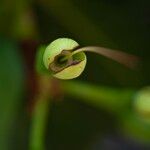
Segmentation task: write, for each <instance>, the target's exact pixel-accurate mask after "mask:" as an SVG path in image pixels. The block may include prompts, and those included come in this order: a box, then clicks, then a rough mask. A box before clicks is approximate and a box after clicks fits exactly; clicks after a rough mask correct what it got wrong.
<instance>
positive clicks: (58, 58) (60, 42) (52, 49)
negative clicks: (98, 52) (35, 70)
mask: <svg viewBox="0 0 150 150" xmlns="http://www.w3.org/2000/svg"><path fill="white" fill-rule="evenodd" d="M77 47H79V44H78V43H77V42H76V41H74V40H72V39H69V38H59V39H56V40H55V41H53V42H52V43H50V44H49V45H48V46H47V48H46V49H45V52H44V55H43V62H44V65H45V67H46V68H47V69H48V70H49V71H51V72H52V74H53V76H55V77H56V78H59V79H73V78H76V77H78V76H79V75H80V74H81V73H82V72H83V70H84V68H85V65H86V55H85V53H84V52H79V53H76V54H74V55H72V52H73V51H75V49H76V48H77Z"/></svg>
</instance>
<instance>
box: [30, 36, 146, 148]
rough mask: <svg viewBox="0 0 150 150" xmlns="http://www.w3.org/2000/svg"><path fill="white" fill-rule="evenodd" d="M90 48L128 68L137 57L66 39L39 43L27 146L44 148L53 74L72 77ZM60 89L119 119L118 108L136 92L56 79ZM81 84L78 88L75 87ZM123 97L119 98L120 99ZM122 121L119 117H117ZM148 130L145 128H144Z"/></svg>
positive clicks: (125, 109) (127, 101)
mask: <svg viewBox="0 0 150 150" xmlns="http://www.w3.org/2000/svg"><path fill="white" fill-rule="evenodd" d="M86 51H90V52H95V53H98V54H100V55H103V56H106V57H108V58H111V59H113V60H115V61H117V62H119V63H121V64H124V65H126V66H128V67H130V68H134V67H135V64H137V62H138V60H139V59H138V57H136V56H133V55H129V54H126V53H123V52H120V51H116V50H111V49H108V48H102V47H96V46H88V47H83V48H79V44H78V43H77V42H76V41H74V40H72V39H68V38H59V39H57V40H55V41H53V42H52V43H50V44H49V45H48V46H47V47H46V46H41V47H40V48H39V50H38V52H37V56H36V70H37V72H38V76H39V81H40V82H39V91H40V94H39V95H38V96H37V97H36V99H37V100H36V104H35V109H34V111H33V119H32V128H31V136H30V137H31V139H30V148H31V150H44V149H45V146H44V133H45V127H46V120H47V113H48V110H49V104H50V101H51V100H52V99H53V95H52V93H51V92H50V91H51V86H53V80H55V79H53V76H54V77H55V78H59V79H73V78H76V77H78V76H79V75H80V74H81V73H82V72H83V70H84V68H85V66H86V59H87V58H86V55H85V53H84V52H86ZM59 84H60V86H62V87H63V91H64V92H65V93H67V94H69V95H71V96H76V97H79V98H81V99H83V101H84V102H85V103H89V104H91V105H93V106H96V107H103V108H104V109H106V110H108V111H111V112H113V113H114V114H116V115H117V116H118V118H123V117H124V116H122V115H121V114H120V111H123V110H124V111H127V112H128V107H129V105H131V104H132V103H131V100H132V99H133V98H134V96H135V94H136V90H135V89H122V90H121V89H117V88H116V89H115V88H108V87H104V86H98V87H96V86H92V85H88V84H84V83H82V82H72V81H61V82H60V81H59ZM78 87H80V88H78ZM120 99H122V101H120ZM120 120H121V119H120ZM146 132H147V130H146Z"/></svg>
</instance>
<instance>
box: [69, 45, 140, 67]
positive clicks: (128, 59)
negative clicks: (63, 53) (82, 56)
mask: <svg viewBox="0 0 150 150" xmlns="http://www.w3.org/2000/svg"><path fill="white" fill-rule="evenodd" d="M83 51H85V52H93V53H97V54H99V55H102V56H105V57H107V58H110V59H112V60H115V61H116V62H119V63H120V64H123V65H125V66H127V67H129V68H132V69H133V68H135V67H136V65H137V64H138V62H139V58H138V57H137V56H134V55H132V54H127V53H125V52H122V51H119V50H112V49H109V48H104V47H97V46H87V47H83V48H79V49H77V50H75V51H73V53H72V54H71V55H75V54H77V53H79V52H83Z"/></svg>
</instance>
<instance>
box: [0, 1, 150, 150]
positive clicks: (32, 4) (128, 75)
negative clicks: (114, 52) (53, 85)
mask: <svg viewBox="0 0 150 150" xmlns="http://www.w3.org/2000/svg"><path fill="white" fill-rule="evenodd" d="M149 6H150V1H149V0H127V1H119V0H92V1H88V0H82V1H81V0H50V1H48V0H37V1H35V0H32V1H29V0H20V1H17V0H14V1H9V0H1V4H0V68H1V70H0V149H1V150H12V149H15V150H16V149H27V148H26V147H27V143H29V141H28V140H29V139H28V137H29V135H28V134H29V133H28V132H29V129H28V128H30V125H29V124H28V122H29V121H30V115H28V114H27V108H28V107H31V108H32V106H30V105H32V103H33V102H32V98H33V97H34V94H35V93H34V90H35V89H36V90H37V87H36V85H34V84H35V83H34V80H35V75H34V71H33V70H32V68H33V66H34V64H30V62H33V61H34V56H35V49H33V50H32V47H34V44H35V43H39V45H40V44H48V43H49V42H50V41H52V40H54V39H56V38H58V37H70V38H73V39H75V40H76V41H78V42H79V43H81V45H100V46H105V47H109V48H114V49H119V50H122V51H125V52H129V53H133V54H136V55H138V56H140V57H141V64H140V66H139V68H138V70H137V71H133V70H129V69H127V68H125V67H123V66H121V65H120V64H117V63H115V62H113V61H111V60H108V59H107V58H104V57H101V56H96V55H95V54H91V55H88V64H87V67H86V69H85V71H84V73H83V74H82V76H80V77H79V78H78V80H82V81H86V82H88V83H86V84H83V83H82V82H80V81H78V82H76V80H75V81H74V82H73V83H72V82H69V83H66V84H64V83H63V84H64V87H63V88H64V91H63V92H64V93H63V94H64V99H65V100H64V101H62V100H61V101H59V100H57V98H55V99H56V100H55V99H54V100H55V102H53V105H52V110H51V112H50V118H49V119H48V121H49V124H48V129H47V135H46V136H47V138H46V142H47V144H46V145H47V149H53V150H59V149H62V150H63V149H65V150H67V149H71V150H76V149H79V150H80V149H82V150H83V149H85V150H88V149H90V150H95V148H96V149H102V150H103V149H107V150H112V149H113V148H114V149H117V150H119V148H118V147H120V143H121V144H122V146H121V148H120V149H123V145H124V144H123V143H125V144H126V148H125V149H129V150H130V149H132V150H133V149H135V150H138V149H139V150H143V149H144V150H145V149H149V147H150V146H149V144H148V142H149V139H150V133H149V131H150V130H149V124H147V123H146V122H144V121H143V120H141V119H140V118H138V116H137V114H135V112H134V109H133V104H134V103H133V100H134V98H135V97H134V94H133V93H132V92H133V91H135V90H137V89H140V88H141V87H144V86H148V85H150V69H149V66H150V51H149V49H150V41H149V39H150V18H149V16H150V11H149ZM39 45H38V46H39ZM28 46H29V47H28ZM25 54H26V55H25ZM31 54H33V55H34V56H33V55H31ZM30 59H32V60H30ZM23 61H24V62H23ZM25 68H26V69H25ZM25 82H27V83H26V84H24V83H25ZM90 83H92V84H96V85H97V86H93V85H91V84H90ZM28 84H29V85H28ZM70 87H72V89H69V90H68V88H70ZM104 87H107V88H106V89H107V92H106V93H105V90H104V91H103V92H102V89H103V88H104ZM81 88H82V89H84V90H85V91H83V92H82V94H81V93H78V92H80V91H82V90H80V89H81ZM78 89H79V90H78ZM87 89H88V90H89V91H88V90H87ZM104 89H105V88H104ZM111 89H112V91H113V93H115V92H114V91H115V90H116V89H119V94H120V95H121V91H124V89H126V91H130V92H131V93H130V92H129V93H130V94H131V95H130V94H129V96H131V99H128V95H127V94H126V92H125V93H124V95H125V96H124V97H122V98H121V96H120V95H119V94H118V95H117V97H115V98H112V102H109V101H108V99H109V98H111V96H110V95H111V94H110V93H111V92H108V91H109V90H110V91H111ZM92 90H94V92H93V93H92V92H90V91H92ZM87 91H88V94H87V95H88V99H87V98H86V96H87V95H86V92H87ZM99 91H101V93H100V94H99ZM75 92H76V95H73V93H75ZM127 93H128V92H127ZM107 94H108V95H107ZM91 95H92V96H91ZM93 95H94V96H93ZM97 95H98V96H97ZM115 95H116V94H115ZM90 96H91V97H90ZM99 96H100V97H101V98H99ZM93 97H94V100H93ZM125 97H126V98H125ZM105 98H106V99H105ZM107 98H108V99H107ZM27 99H29V100H28V101H27ZM58 99H59V98H58ZM99 99H100V100H99ZM30 101H31V102H30ZM119 101H120V102H119ZM28 102H29V104H28ZM28 105H29V106H28ZM95 106H96V107H95ZM111 106H112V108H111ZM117 108H119V111H118V113H117V114H116V113H113V112H115V110H116V109H117ZM112 110H113V111H112ZM20 122H21V123H20ZM18 132H21V133H18ZM20 136H21V137H20ZM110 136H111V137H112V138H109V137H110ZM118 136H119V137H120V139H121V141H117V142H116V144H112V143H113V142H114V139H115V138H116V137H118ZM107 140H109V144H106V145H110V146H108V147H107V148H104V145H105V142H106V141H107ZM137 141H138V142H137ZM19 142H20V143H21V144H19ZM97 142H98V144H97ZM141 143H144V144H141ZM146 143H147V144H146ZM97 145H98V146H97ZM99 145H100V146H99ZM135 145H137V146H135ZM20 146H21V148H20ZM16 147H18V148H16ZM135 147H136V148H135ZM137 147H138V148H137Z"/></svg>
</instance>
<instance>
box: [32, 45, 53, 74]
mask: <svg viewBox="0 0 150 150" xmlns="http://www.w3.org/2000/svg"><path fill="white" fill-rule="evenodd" d="M45 49H46V46H45V45H42V46H40V47H39V48H38V49H37V53H36V57H35V69H36V72H37V73H38V74H47V75H51V74H52V73H51V72H50V71H49V70H47V69H46V67H45V66H44V63H43V54H44V52H45Z"/></svg>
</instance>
